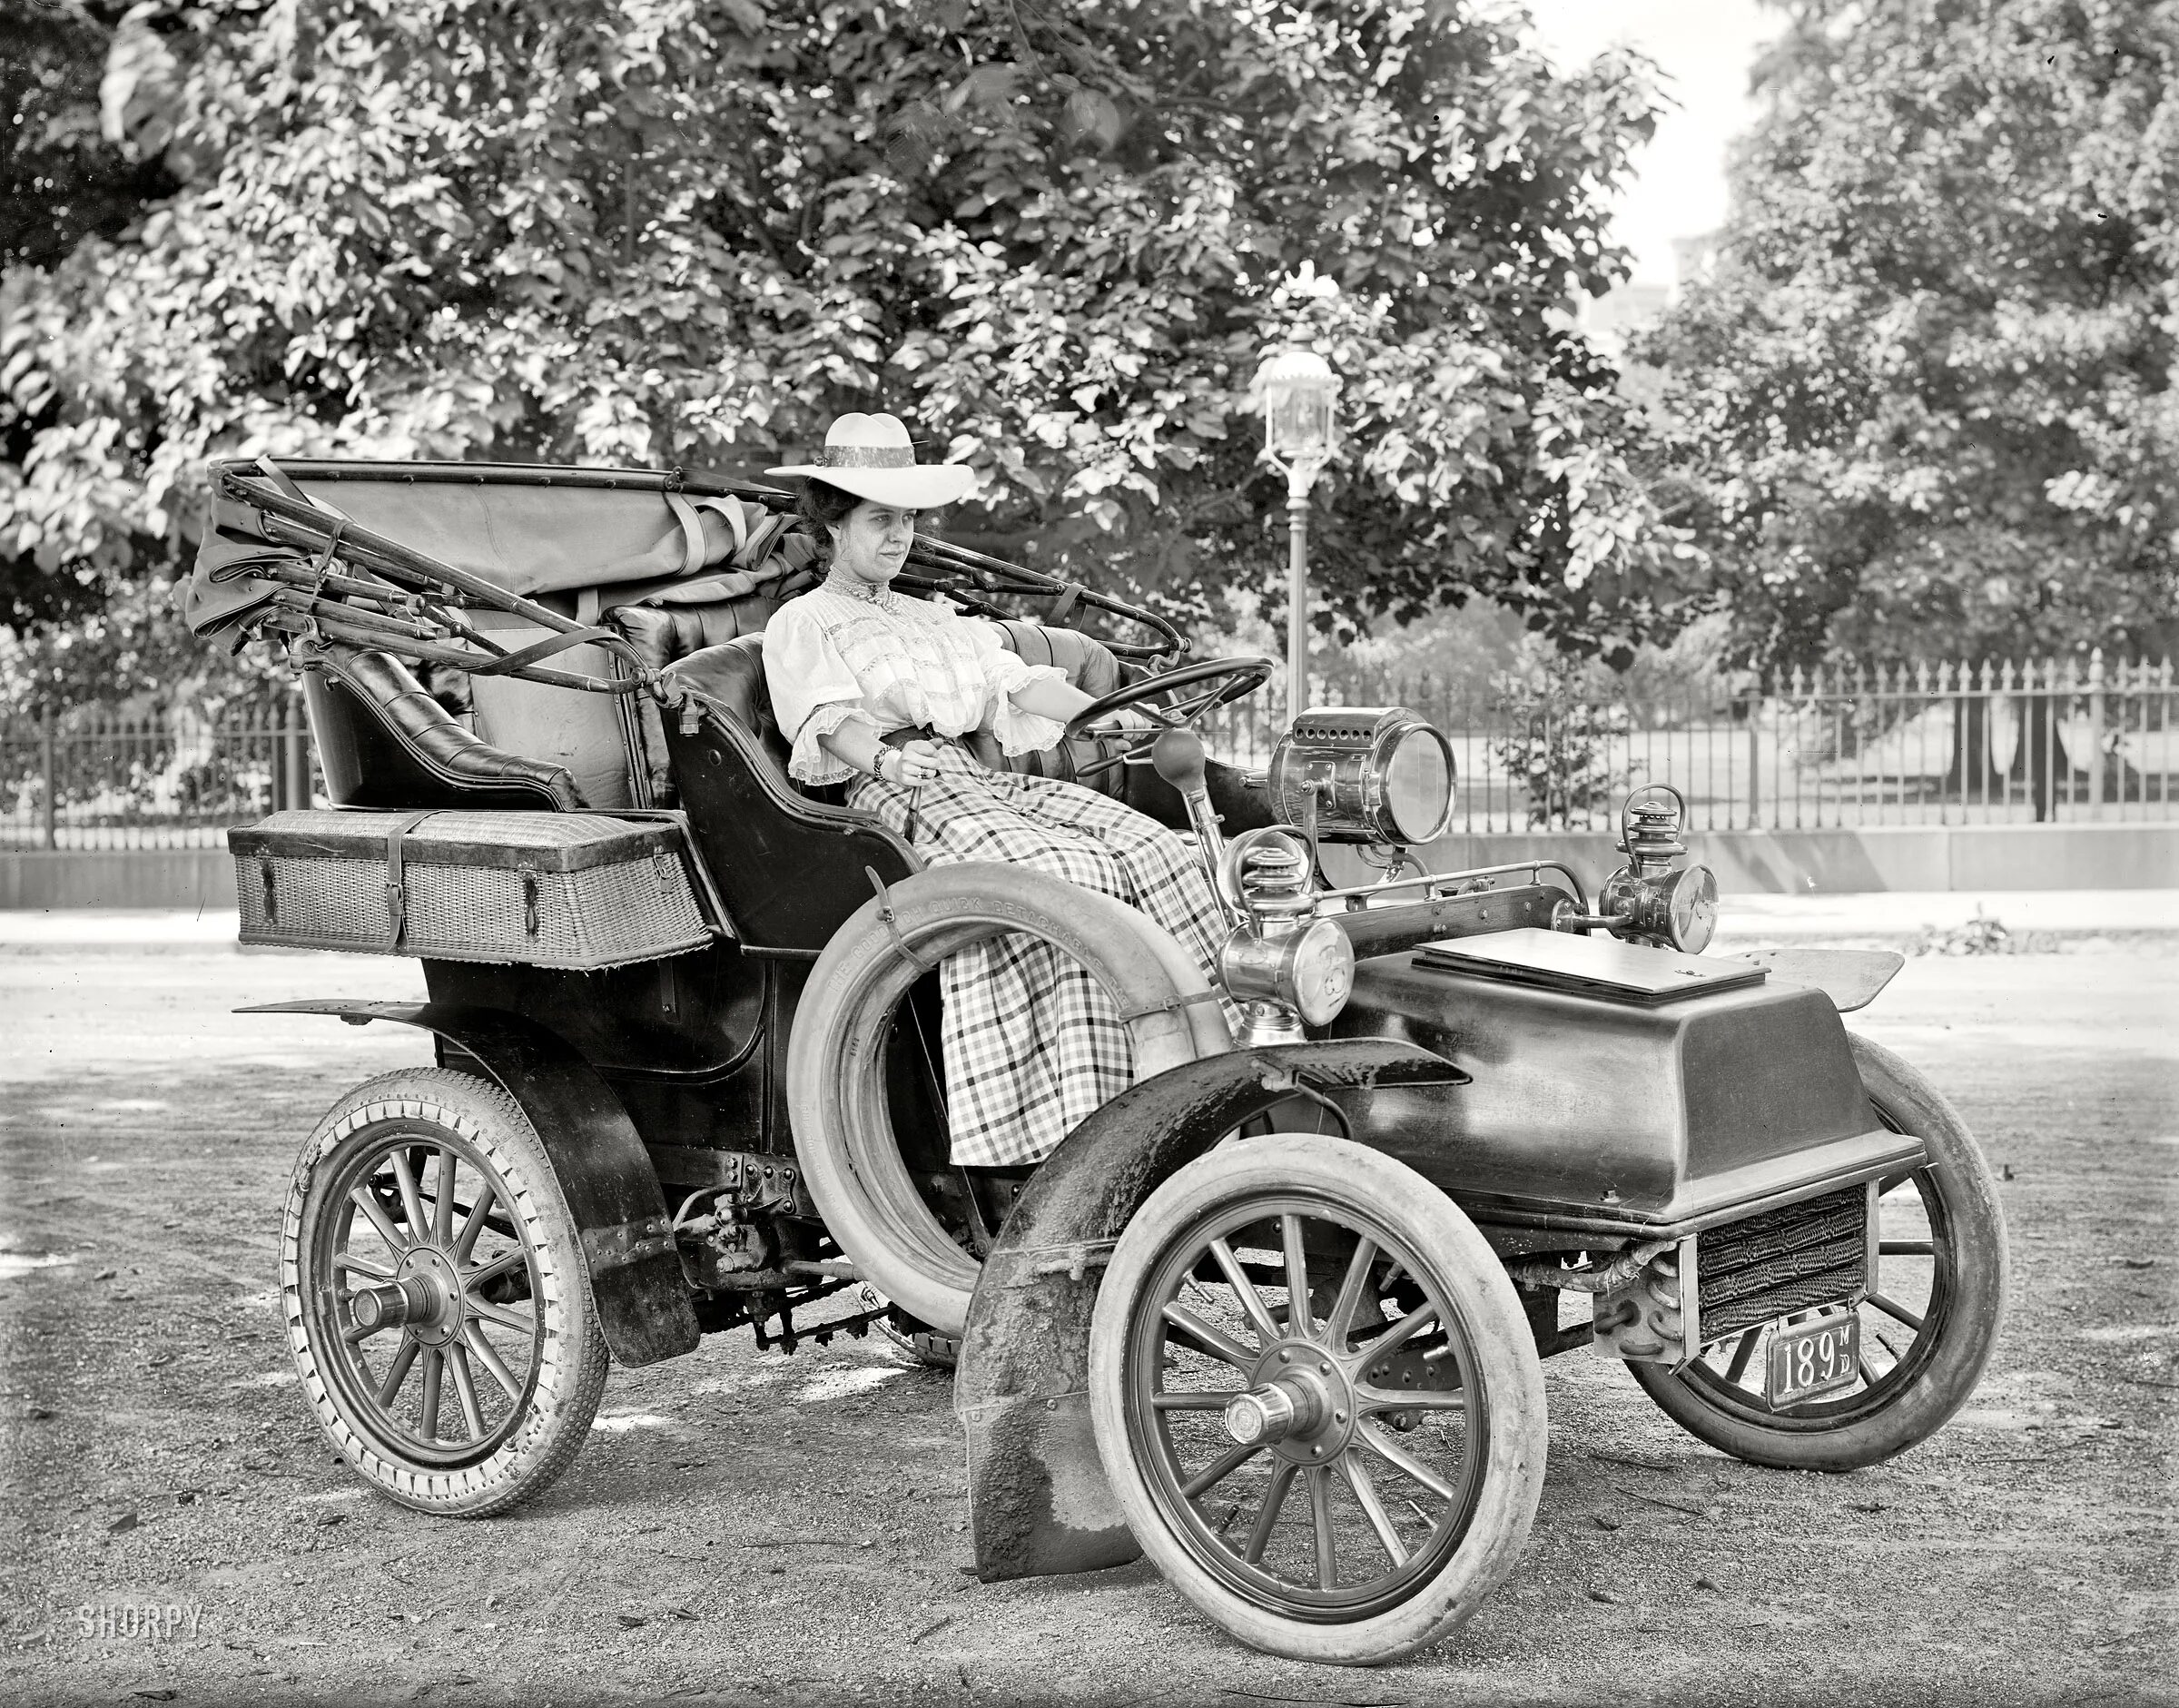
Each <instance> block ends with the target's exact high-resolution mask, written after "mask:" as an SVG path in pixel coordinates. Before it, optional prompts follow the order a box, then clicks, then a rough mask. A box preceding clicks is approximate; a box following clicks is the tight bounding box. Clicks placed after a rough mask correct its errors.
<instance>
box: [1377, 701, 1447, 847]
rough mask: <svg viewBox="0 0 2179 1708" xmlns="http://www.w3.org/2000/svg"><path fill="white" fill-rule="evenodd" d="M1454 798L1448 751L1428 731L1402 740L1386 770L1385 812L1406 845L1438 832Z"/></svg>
mask: <svg viewBox="0 0 2179 1708" xmlns="http://www.w3.org/2000/svg"><path fill="white" fill-rule="evenodd" d="M1452 798H1453V771H1452V767H1451V766H1450V765H1447V764H1446V763H1445V750H1444V746H1443V745H1440V744H1439V742H1438V741H1437V739H1436V737H1435V736H1432V735H1431V734H1430V733H1429V732H1428V731H1427V730H1421V729H1415V730H1410V731H1408V733H1407V734H1406V735H1405V736H1401V737H1400V739H1399V741H1398V742H1397V744H1395V746H1394V747H1393V750H1392V759H1391V762H1390V763H1389V764H1388V765H1386V766H1385V815H1386V816H1387V817H1389V818H1390V819H1391V820H1392V822H1393V824H1394V827H1395V828H1396V829H1397V830H1398V831H1399V833H1400V840H1401V841H1402V842H1404V843H1417V842H1421V841H1423V840H1424V839H1425V838H1426V837H1427V836H1429V835H1430V834H1432V833H1433V832H1434V831H1435V830H1436V829H1437V825H1438V821H1439V820H1441V819H1443V818H1444V815H1445V808H1446V806H1447V805H1450V804H1451V801H1452Z"/></svg>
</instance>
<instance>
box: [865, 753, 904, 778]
mask: <svg viewBox="0 0 2179 1708" xmlns="http://www.w3.org/2000/svg"><path fill="white" fill-rule="evenodd" d="M899 752H900V749H899V748H898V747H880V748H879V749H878V757H877V763H876V764H874V765H872V766H871V775H873V776H874V777H876V778H877V779H878V781H879V782H881V783H890V782H892V778H891V777H889V776H887V775H885V762H886V760H888V759H890V758H892V756H893V755H895V754H897V753H899Z"/></svg>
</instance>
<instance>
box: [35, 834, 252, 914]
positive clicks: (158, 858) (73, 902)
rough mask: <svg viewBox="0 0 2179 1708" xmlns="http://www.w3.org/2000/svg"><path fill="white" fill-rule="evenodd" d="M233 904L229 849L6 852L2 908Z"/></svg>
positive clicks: (231, 867)
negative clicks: (49, 852)
mask: <svg viewBox="0 0 2179 1708" xmlns="http://www.w3.org/2000/svg"><path fill="white" fill-rule="evenodd" d="M233 905H234V857H233V856H232V854H229V853H228V852H227V851H226V850H225V849H224V848H116V849H112V850H100V851H97V852H90V851H75V850H64V851H63V852H60V853H57V854H0V907H6V908H15V907H35V908H59V907H186V908H189V909H192V911H193V910H195V909H198V908H203V909H215V908H230V907H232V906H233Z"/></svg>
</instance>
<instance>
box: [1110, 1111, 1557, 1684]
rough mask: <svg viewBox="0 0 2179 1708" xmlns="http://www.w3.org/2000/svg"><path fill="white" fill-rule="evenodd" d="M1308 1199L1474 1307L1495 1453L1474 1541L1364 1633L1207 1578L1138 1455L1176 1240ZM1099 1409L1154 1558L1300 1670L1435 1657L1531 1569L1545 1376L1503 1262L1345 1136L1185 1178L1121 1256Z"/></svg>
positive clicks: (1490, 1451) (1470, 1537)
mask: <svg viewBox="0 0 2179 1708" xmlns="http://www.w3.org/2000/svg"><path fill="white" fill-rule="evenodd" d="M1297 1190H1305V1191H1309V1192H1313V1193H1315V1194H1317V1195H1319V1196H1320V1197H1321V1198H1322V1199H1323V1200H1325V1201H1326V1202H1327V1203H1329V1204H1334V1205H1339V1206H1343V1207H1345V1208H1347V1209H1355V1210H1359V1211H1361V1212H1363V1213H1364V1214H1365V1215H1367V1216H1369V1217H1371V1218H1373V1219H1376V1220H1378V1221H1380V1222H1382V1223H1384V1224H1385V1226H1386V1227H1387V1228H1388V1229H1390V1230H1391V1231H1393V1232H1394V1233H1396V1234H1397V1235H1398V1236H1399V1237H1400V1239H1402V1240H1403V1241H1404V1242H1405V1243H1406V1244H1407V1245H1408V1246H1409V1247H1410V1248H1411V1249H1413V1250H1414V1251H1415V1253H1416V1254H1417V1255H1418V1256H1420V1257H1423V1258H1424V1259H1425V1260H1426V1261H1430V1262H1433V1263H1434V1264H1435V1266H1436V1267H1437V1269H1438V1270H1439V1276H1438V1278H1437V1279H1439V1280H1440V1281H1441V1282H1442V1284H1443V1285H1444V1288H1445V1289H1446V1291H1447V1292H1448V1293H1450V1294H1451V1295H1452V1296H1453V1298H1454V1300H1455V1301H1457V1303H1456V1308H1458V1306H1462V1305H1464V1306H1466V1307H1468V1308H1471V1309H1472V1311H1473V1318H1472V1320H1470V1321H1469V1322H1468V1323H1467V1324H1466V1325H1465V1327H1466V1328H1467V1330H1468V1333H1469V1337H1470V1338H1471V1339H1472V1340H1473V1342H1474V1350H1475V1354H1476V1365H1477V1370H1478V1374H1479V1376H1480V1377H1481V1387H1482V1389H1483V1394H1484V1417H1485V1419H1486V1422H1487V1427H1488V1433H1489V1444H1488V1447H1487V1450H1486V1453H1485V1456H1484V1474H1483V1489H1482V1494H1481V1496H1480V1498H1479V1501H1478V1504H1477V1506H1476V1510H1475V1514H1474V1519H1473V1521H1472V1523H1471V1524H1470V1526H1469V1529H1468V1532H1467V1535H1465V1536H1464V1537H1463V1538H1462V1540H1461V1542H1460V1544H1459V1545H1458V1546H1457V1547H1456V1548H1455V1549H1454V1552H1453V1554H1452V1555H1451V1556H1450V1557H1449V1558H1448V1559H1447V1561H1446V1563H1445V1565H1444V1569H1443V1570H1442V1571H1440V1572H1439V1574H1438V1575H1436V1576H1435V1577H1434V1578H1431V1579H1430V1580H1428V1582H1427V1583H1425V1584H1424V1585H1421V1586H1420V1588H1419V1589H1418V1591H1417V1592H1416V1593H1415V1594H1414V1595H1413V1596H1412V1597H1411V1598H1410V1599H1409V1600H1407V1601H1406V1602H1405V1603H1403V1604H1400V1605H1399V1606H1397V1607H1395V1608H1393V1609H1391V1610H1390V1611H1388V1612H1385V1613H1382V1614H1376V1615H1375V1616H1374V1617H1371V1618H1367V1619H1362V1620H1357V1621H1356V1622H1355V1623H1353V1624H1311V1623H1306V1622H1304V1621H1300V1620H1294V1619H1286V1618H1282V1617H1280V1616H1279V1615H1278V1614H1275V1613H1273V1612H1271V1611H1270V1610H1268V1609H1267V1608H1263V1607H1260V1606H1257V1604H1255V1603H1253V1602H1250V1601H1247V1600H1246V1599H1244V1598H1243V1597H1242V1596H1240V1595H1239V1594H1236V1593H1235V1592H1234V1591H1233V1590H1231V1589H1229V1588H1228V1587H1227V1586H1226V1585H1222V1584H1220V1583H1219V1582H1218V1580H1217V1579H1215V1578H1214V1577H1212V1576H1211V1575H1209V1574H1208V1573H1207V1572H1206V1571H1205V1570H1204V1569H1203V1568H1202V1567H1201V1566H1200V1565H1198V1563H1197V1562H1196V1561H1195V1559H1194V1558H1193V1557H1192V1556H1191V1555H1189V1553H1188V1550H1187V1548H1186V1547H1185V1546H1184V1545H1181V1543H1180V1542H1178V1540H1177V1539H1176V1538H1175V1537H1174V1536H1173V1535H1172V1533H1171V1532H1170V1531H1169V1530H1168V1527H1167V1525H1166V1522H1165V1519H1164V1516H1163V1514H1162V1513H1161V1511H1160V1509H1159V1506H1158V1505H1157V1503H1156V1501H1155V1500H1154V1499H1153V1498H1152V1496H1151V1495H1150V1492H1149V1485H1148V1482H1147V1480H1146V1479H1145V1476H1144V1474H1143V1472H1142V1470H1141V1467H1140V1466H1139V1465H1138V1463H1137V1461H1136V1458H1135V1455H1134V1453H1133V1451H1132V1449H1131V1446H1130V1441H1129V1429H1128V1418H1127V1408H1126V1405H1125V1402H1124V1399H1123V1391H1124V1383H1125V1381H1126V1370H1125V1365H1126V1349H1127V1344H1128V1338H1129V1321H1130V1318H1132V1317H1133V1316H1134V1314H1135V1310H1136V1307H1137V1303H1138V1301H1139V1297H1140V1295H1141V1292H1142V1289H1143V1287H1144V1284H1145V1283H1146V1282H1147V1281H1148V1279H1149V1277H1150V1275H1151V1274H1152V1273H1153V1271H1154V1270H1155V1269H1157V1267H1158V1265H1159V1261H1160V1259H1162V1258H1163V1256H1164V1254H1165V1252H1166V1250H1167V1248H1168V1245H1169V1244H1170V1243H1171V1241H1172V1240H1173V1239H1176V1238H1177V1237H1178V1236H1179V1235H1180V1234H1182V1233H1183V1232H1185V1231H1186V1230H1187V1229H1188V1227H1189V1226H1190V1225H1191V1224H1193V1223H1194V1222H1195V1221H1196V1220H1197V1219H1198V1218H1199V1217H1201V1216H1202V1215H1203V1214H1204V1213H1205V1212H1206V1211H1208V1210H1212V1209H1216V1208H1218V1206H1220V1205H1223V1204H1228V1203H1231V1202H1234V1201H1236V1200H1242V1199H1246V1198H1250V1197H1257V1196H1263V1197H1272V1196H1278V1195H1283V1194H1291V1193H1293V1192H1295V1191H1297ZM1089 1405H1090V1416H1091V1419H1092V1422H1093V1425H1094V1427H1095V1429H1096V1433H1097V1447H1098V1454H1099V1457H1100V1458H1101V1459H1102V1460H1103V1461H1104V1466H1105V1476H1106V1478H1107V1480H1108V1481H1109V1484H1110V1485H1111V1488H1112V1492H1113V1494H1114V1495H1115V1496H1117V1497H1118V1499H1119V1506H1120V1510H1121V1511H1122V1512H1123V1513H1125V1514H1126V1515H1127V1520H1128V1525H1129V1528H1130V1529H1131V1530H1133V1531H1134V1533H1135V1539H1136V1541H1137V1542H1138V1543H1139V1544H1140V1545H1141V1546H1142V1551H1143V1552H1144V1553H1145V1554H1146V1555H1149V1557H1150V1559H1151V1560H1152V1561H1153V1562H1155V1563H1156V1565H1157V1566H1158V1568H1159V1570H1160V1571H1161V1572H1163V1573H1164V1574H1165V1575H1166V1578H1167V1579H1168V1581H1169V1582H1170V1583H1171V1584H1172V1585H1173V1587H1174V1588H1176V1589H1177V1590H1178V1591H1179V1592H1180V1594H1182V1595H1184V1596H1186V1597H1187V1598H1188V1600H1189V1601H1190V1602H1192V1603H1194V1604H1195V1605H1196V1606H1197V1607H1198V1608H1199V1609H1200V1610H1201V1611H1202V1612H1203V1613H1205V1614H1208V1615H1209V1617H1210V1618H1211V1619H1212V1620H1213V1621H1214V1622H1216V1623H1217V1624H1219V1625H1220V1626H1222V1627H1223V1628H1224V1629H1225V1630H1227V1631H1228V1632H1229V1633H1231V1634H1233V1635H1234V1636H1237V1637H1238V1638H1239V1639H1240V1640H1241V1641H1242V1642H1243V1643H1246V1644H1248V1645H1249V1646H1250V1647H1252V1648H1257V1649H1262V1650H1264V1651H1265V1652H1266V1653H1267V1654H1282V1655H1286V1656H1287V1657H1288V1658H1290V1659H1293V1660H1297V1661H1314V1662H1318V1663H1322V1664H1332V1665H1342V1666H1374V1665H1377V1664H1382V1663H1385V1662H1388V1661H1396V1660H1398V1659H1400V1658H1401V1657H1402V1656H1403V1655H1408V1654H1414V1653H1415V1651H1416V1650H1418V1649H1423V1648H1427V1647H1428V1646H1429V1645H1430V1644H1434V1643H1436V1642H1438V1641H1440V1640H1441V1639H1443V1638H1444V1636H1446V1635H1447V1634H1450V1633H1451V1632H1452V1631H1453V1630H1454V1629H1455V1628H1456V1627H1458V1626H1459V1625H1460V1624H1463V1623H1464V1622H1465V1621H1466V1620H1467V1619H1468V1618H1469V1617H1470V1616H1471V1615H1472V1614H1474V1612H1475V1610H1476V1609H1477V1608H1478V1607H1480V1606H1481V1605H1482V1604H1483V1603H1484V1601H1485V1600H1486V1599H1487V1598H1488V1597H1489V1595H1490V1594H1491V1592H1492V1591H1493V1590H1494V1589H1496V1588H1497V1586H1498V1585H1499V1584H1500V1583H1502V1582H1503V1581H1504V1578H1505V1576H1506V1575H1507V1574H1508V1573H1509V1572H1511V1571H1512V1570H1513V1565H1514V1564H1515V1563H1516V1562H1517V1561H1518V1560H1519V1558H1520V1556H1521V1552H1522V1549H1523V1546H1525V1545H1526V1543H1527V1540H1528V1531H1529V1525H1531V1523H1532V1522H1533V1520H1534V1517H1535V1513H1536V1503H1537V1500H1538V1499H1539V1498H1540V1497H1541V1496H1542V1494H1543V1466H1544V1459H1545V1455H1546V1450H1547V1448H1548V1446H1549V1437H1550V1431H1549V1427H1548V1424H1547V1419H1546V1417H1545V1412H1544V1401H1543V1365H1542V1363H1541V1362H1540V1361H1539V1360H1538V1358H1537V1357H1536V1349H1535V1340H1534V1337H1533V1335H1532V1334H1531V1333H1530V1332H1529V1328H1528V1319H1527V1318H1526V1317H1525V1316H1524V1315H1523V1311H1522V1309H1521V1303H1520V1300H1519V1298H1518V1297H1517V1296H1516V1295H1515V1294H1514V1292H1513V1283H1512V1282H1511V1281H1510V1280H1508V1279H1506V1273H1505V1267H1504V1264H1503V1263H1502V1262H1501V1261H1500V1260H1499V1259H1498V1258H1497V1256H1496V1255H1495V1254H1494V1252H1493V1251H1492V1250H1491V1249H1490V1247H1489V1245H1488V1244H1486V1243H1485V1242H1484V1238H1483V1236H1482V1235H1481V1234H1480V1233H1478V1232H1476V1230H1475V1225H1474V1223H1473V1222H1472V1221H1470V1220H1469V1219H1468V1218H1467V1216H1466V1214H1465V1213H1464V1211H1462V1209H1460V1207H1459V1206H1458V1205H1456V1204H1454V1202H1453V1200H1451V1199H1449V1198H1447V1197H1446V1196H1445V1195H1444V1193H1443V1192H1442V1191H1440V1190H1438V1189H1437V1188H1436V1187H1435V1186H1433V1185H1432V1184H1431V1183H1430V1182H1429V1181H1428V1180H1425V1179H1424V1178H1423V1177H1422V1176H1421V1175H1420V1174H1417V1173H1416V1172H1415V1170H1413V1169H1411V1168H1409V1167H1408V1166H1407V1165H1406V1164H1405V1163H1404V1162H1400V1161H1397V1160H1395V1159H1394V1158H1391V1157H1388V1156H1385V1155H1384V1154H1383V1153H1382V1152H1380V1151H1375V1150H1369V1149H1367V1148H1366V1147H1365V1146H1362V1145H1358V1144H1355V1143H1353V1142H1352V1141H1350V1140H1345V1139H1331V1138H1326V1137H1324V1136H1322V1135H1320V1134H1316V1133H1271V1134H1268V1135H1267V1136H1265V1137H1263V1138H1260V1139H1245V1140H1234V1141H1231V1142H1228V1143H1227V1144H1224V1145H1221V1146H1220V1147H1218V1149H1217V1150H1212V1151H1210V1152H1209V1153H1208V1155H1205V1156H1202V1157H1198V1159H1197V1160H1195V1161H1193V1162H1191V1163H1189V1164H1188V1166H1187V1167H1185V1168H1183V1169H1180V1170H1177V1171H1176V1172H1175V1173H1174V1174H1173V1175H1172V1177H1171V1178H1170V1179H1168V1180H1167V1181H1166V1182H1165V1183H1164V1184H1163V1185H1162V1186H1160V1187H1159V1189H1158V1190H1156V1191H1155V1192H1152V1193H1151V1194H1150V1196H1149V1199H1148V1200H1145V1201H1144V1203H1143V1206H1142V1208H1141V1209H1139V1210H1138V1211H1137V1212H1136V1215H1135V1219H1133V1220H1132V1221H1130V1222H1129V1224H1128V1226H1127V1229H1126V1230H1125V1231H1124V1232H1123V1233H1122V1234H1121V1235H1120V1237H1119V1243H1118V1244H1117V1246H1116V1247H1115V1248H1114V1249H1113V1253H1112V1261H1111V1264H1110V1266H1109V1268H1108V1269H1107V1270H1106V1272H1105V1279H1104V1282H1103V1284H1102V1286H1101V1287H1100V1288H1099V1292H1098V1298H1097V1307H1096V1311H1095V1315H1094V1316H1093V1318H1092V1319H1091V1323H1090V1330H1089Z"/></svg>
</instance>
